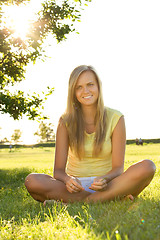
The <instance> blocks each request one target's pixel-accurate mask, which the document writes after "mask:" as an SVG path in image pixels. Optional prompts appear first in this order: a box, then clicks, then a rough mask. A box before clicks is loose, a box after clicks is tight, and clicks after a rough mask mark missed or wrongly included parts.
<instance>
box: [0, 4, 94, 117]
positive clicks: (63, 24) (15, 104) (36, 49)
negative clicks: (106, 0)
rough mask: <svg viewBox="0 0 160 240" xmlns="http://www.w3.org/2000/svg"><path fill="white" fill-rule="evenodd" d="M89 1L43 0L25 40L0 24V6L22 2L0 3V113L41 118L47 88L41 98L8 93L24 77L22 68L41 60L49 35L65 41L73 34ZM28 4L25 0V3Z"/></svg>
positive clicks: (49, 92)
mask: <svg viewBox="0 0 160 240" xmlns="http://www.w3.org/2000/svg"><path fill="white" fill-rule="evenodd" d="M87 1H90V0H84V1H83V2H84V3H83V4H82V1H81V0H74V1H72V2H70V1H67V0H63V1H60V2H59V4H57V2H58V1H57V2H56V1H55V0H48V1H47V0H46V1H45V2H43V3H42V9H41V11H40V12H39V13H37V20H36V21H34V22H32V24H31V30H30V34H28V35H27V39H26V41H23V40H22V39H21V38H18V37H17V38H15V37H14V31H13V29H9V28H7V27H6V26H5V24H4V23H3V24H2V16H3V12H2V9H3V8H2V7H3V5H9V4H10V2H12V3H14V4H17V5H20V4H21V3H26V2H27V1H25V0H12V1H10V0H2V1H0V112H1V113H8V114H9V115H10V116H11V117H13V119H19V118H20V117H22V116H23V115H24V114H25V115H27V116H28V118H29V119H35V118H36V117H40V116H41V111H42V108H43V103H44V101H45V100H46V98H47V96H48V95H50V94H52V93H53V90H54V88H49V87H48V90H47V92H46V93H44V95H43V97H40V96H39V95H36V94H33V95H32V96H30V95H29V94H25V93H24V92H23V91H21V90H18V91H16V92H14V93H11V91H10V89H11V87H12V86H14V85H15V84H16V83H18V82H21V81H22V80H24V78H25V71H26V66H27V65H28V63H29V62H35V61H36V60H37V59H38V58H42V55H43V52H44V49H43V43H44V41H45V39H46V38H47V36H48V35H49V34H52V35H53V36H54V37H55V38H56V39H57V41H58V43H59V42H61V41H62V40H64V39H66V35H67V34H69V33H70V32H73V31H75V28H74V26H73V25H74V22H75V21H79V19H80V16H81V15H80V11H81V10H82V5H84V4H85V2H87ZM28 2H29V0H28Z"/></svg>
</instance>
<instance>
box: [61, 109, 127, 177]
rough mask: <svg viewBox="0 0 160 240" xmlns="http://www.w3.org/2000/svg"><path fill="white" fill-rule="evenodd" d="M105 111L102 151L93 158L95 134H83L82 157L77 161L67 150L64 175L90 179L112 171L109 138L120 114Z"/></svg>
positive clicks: (72, 153) (110, 110)
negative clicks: (83, 151)
mask: <svg viewBox="0 0 160 240" xmlns="http://www.w3.org/2000/svg"><path fill="white" fill-rule="evenodd" d="M106 109H107V119H106V121H107V132H106V138H105V142H104V144H103V148H102V151H101V152H100V153H99V155H98V156H96V157H93V156H92V152H93V143H94V137H95V133H91V134H88V133H86V132H85V140H84V144H85V146H84V150H85V153H84V157H83V158H82V159H79V158H78V157H77V156H76V155H75V154H74V152H73V151H71V149H70V148H69V152H68V160H67V165H66V173H67V174H69V175H71V176H75V177H92V176H102V175H105V174H106V173H107V172H109V171H110V170H111V169H112V144H111V137H112V133H113V130H114V128H115V126H116V125H117V123H118V121H119V119H120V117H121V116H122V113H120V112H119V111H117V110H114V109H111V108H106Z"/></svg>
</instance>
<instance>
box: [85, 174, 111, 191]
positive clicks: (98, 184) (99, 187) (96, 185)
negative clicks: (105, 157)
mask: <svg viewBox="0 0 160 240" xmlns="http://www.w3.org/2000/svg"><path fill="white" fill-rule="evenodd" d="M106 187H107V180H106V179H105V178H102V177H97V178H95V179H94V181H93V183H92V184H91V187H89V188H90V189H92V190H94V191H103V190H104V189H105V188H106Z"/></svg>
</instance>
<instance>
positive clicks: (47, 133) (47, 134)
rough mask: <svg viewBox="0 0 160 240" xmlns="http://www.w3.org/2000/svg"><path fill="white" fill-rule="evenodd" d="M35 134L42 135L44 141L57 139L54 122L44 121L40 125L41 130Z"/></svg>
mask: <svg viewBox="0 0 160 240" xmlns="http://www.w3.org/2000/svg"><path fill="white" fill-rule="evenodd" d="M34 135H37V136H39V137H40V139H41V140H42V141H46V142H49V141H54V140H55V133H54V130H53V124H52V123H48V124H47V123H44V122H43V121H42V122H41V123H40V125H39V131H37V132H35V133H34Z"/></svg>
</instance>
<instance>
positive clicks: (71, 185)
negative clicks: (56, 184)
mask: <svg viewBox="0 0 160 240" xmlns="http://www.w3.org/2000/svg"><path fill="white" fill-rule="evenodd" d="M68 148H69V140H68V132H67V129H66V126H65V124H64V123H63V120H62V119H60V121H59V124H58V127H57V134H56V149H55V163H54V178H55V179H57V180H60V181H62V182H64V184H65V185H66V188H67V190H68V191H69V192H71V193H72V192H79V191H82V190H84V189H83V188H82V186H81V183H80V181H79V180H78V179H76V178H75V177H72V176H68V175H67V174H66V172H65V169H66V163H67V157H68Z"/></svg>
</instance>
